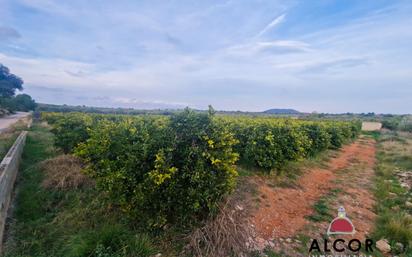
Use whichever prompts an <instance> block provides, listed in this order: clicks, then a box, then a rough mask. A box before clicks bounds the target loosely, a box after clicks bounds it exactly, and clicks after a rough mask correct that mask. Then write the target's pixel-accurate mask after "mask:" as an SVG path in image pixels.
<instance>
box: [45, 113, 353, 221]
mask: <svg viewBox="0 0 412 257" xmlns="http://www.w3.org/2000/svg"><path fill="white" fill-rule="evenodd" d="M42 118H43V119H44V120H46V121H48V123H49V124H51V125H52V126H53V132H54V133H55V134H56V145H57V146H59V147H61V148H62V149H63V150H64V151H65V152H74V153H75V154H76V155H78V156H80V157H81V158H83V159H84V160H85V161H86V163H87V164H88V166H87V172H88V174H90V175H91V176H92V177H94V178H95V179H96V181H97V185H98V187H99V188H101V189H102V190H104V191H106V192H108V193H109V195H110V196H111V197H112V199H113V201H114V202H115V203H117V204H119V205H120V206H121V207H122V208H123V209H124V210H125V211H126V212H128V213H130V214H131V215H136V216H138V217H140V218H142V217H144V219H143V220H145V221H147V222H148V223H149V224H150V225H151V226H152V227H161V226H163V225H165V224H167V223H176V222H180V223H181V222H190V221H192V220H194V219H195V218H196V219H199V218H200V219H201V218H204V216H205V215H208V214H209V213H210V212H213V211H214V210H216V207H217V204H218V203H219V201H220V200H221V199H222V198H223V197H224V195H225V194H227V193H228V192H230V191H231V190H232V189H233V188H234V186H235V177H236V176H237V172H236V169H235V163H236V161H237V160H238V158H240V160H241V162H242V163H245V164H250V165H253V166H256V167H259V168H261V169H265V170H268V171H270V170H273V169H281V168H282V167H283V166H284V164H285V163H286V162H288V161H294V160H299V159H302V158H305V157H309V156H313V155H316V154H317V153H319V152H321V151H323V150H325V149H328V148H339V147H341V146H342V144H343V143H345V142H347V141H349V140H351V139H353V138H355V137H356V136H357V134H358V132H359V130H360V124H358V123H357V122H346V121H304V120H291V119H274V118H267V117H266V118H252V117H245V116H242V117H235V116H216V115H213V113H212V112H209V113H197V112H194V111H191V110H189V109H186V110H185V111H183V112H180V113H175V114H173V115H171V116H155V115H142V116H129V115H102V114H83V113H66V114H61V113H42Z"/></svg>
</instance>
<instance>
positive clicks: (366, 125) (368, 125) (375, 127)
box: [362, 121, 382, 131]
mask: <svg viewBox="0 0 412 257" xmlns="http://www.w3.org/2000/svg"><path fill="white" fill-rule="evenodd" d="M381 128H382V123H380V122H370V121H364V122H362V130H363V131H379V130H380V129H381Z"/></svg>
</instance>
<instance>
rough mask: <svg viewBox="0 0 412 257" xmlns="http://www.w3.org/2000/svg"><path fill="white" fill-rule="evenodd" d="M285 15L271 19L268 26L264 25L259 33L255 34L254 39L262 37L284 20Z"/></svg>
mask: <svg viewBox="0 0 412 257" xmlns="http://www.w3.org/2000/svg"><path fill="white" fill-rule="evenodd" d="M285 17H286V14H282V15H280V16H278V17H276V18H275V19H273V20H272V21H271V22H270V23H269V24H268V25H266V26H265V27H264V28H263V29H262V30H261V31H260V32H259V33H257V34H256V36H255V37H256V38H258V37H261V36H263V35H264V34H265V33H266V32H268V31H270V30H272V29H273V28H274V27H276V26H277V25H279V24H280V23H282V22H283V21H284V20H285Z"/></svg>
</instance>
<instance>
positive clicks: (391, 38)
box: [0, 0, 412, 113]
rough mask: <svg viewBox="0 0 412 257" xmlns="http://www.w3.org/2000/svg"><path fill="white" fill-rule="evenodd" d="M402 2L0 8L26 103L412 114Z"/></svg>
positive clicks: (14, 3) (4, 56)
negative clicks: (26, 94) (21, 79)
mask: <svg viewBox="0 0 412 257" xmlns="http://www.w3.org/2000/svg"><path fill="white" fill-rule="evenodd" d="M411 13H412V1H407V0H405V1H395V0H388V1H382V0H361V1H359V0H311V1H304V0H301V1H299V0H288V1H285V0H282V1H281V0H217V1H202V0H197V1H186V0H163V1H158V0H148V1H137V0H129V1H126V0H118V1H108V0H88V1H84V0H70V1H68V0H67V1H63V0H0V63H2V64H3V65H5V66H7V67H9V68H10V70H11V72H12V73H14V74H16V75H18V76H20V77H22V78H23V80H24V81H25V84H24V88H25V90H24V91H23V92H24V93H28V94H30V95H31V96H32V97H33V98H34V99H35V100H36V101H37V102H42V103H53V104H70V105H89V106H102V107H134V108H143V109H154V108H182V107H185V106H189V107H192V108H199V109H204V108H207V106H208V105H209V104H211V105H213V107H214V108H215V109H218V110H241V111H263V110H266V109H270V108H294V109H297V110H299V111H305V112H313V111H317V112H328V113H343V112H358V113H359V112H376V113H412V15H411Z"/></svg>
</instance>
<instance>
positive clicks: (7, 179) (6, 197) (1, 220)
mask: <svg viewBox="0 0 412 257" xmlns="http://www.w3.org/2000/svg"><path fill="white" fill-rule="evenodd" d="M26 136H27V131H22V132H21V133H20V135H19V136H18V137H17V139H16V141H15V142H14V144H13V146H12V147H11V148H10V149H9V151H8V152H7V155H6V156H5V157H4V159H3V161H2V162H1V163H0V239H1V241H0V255H1V251H2V248H3V246H2V243H3V234H4V227H5V223H6V218H7V212H8V209H9V205H10V201H11V197H12V192H13V188H14V182H15V181H16V176H17V171H18V169H19V164H20V159H21V154H22V152H23V148H24V144H25V142H26Z"/></svg>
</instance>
